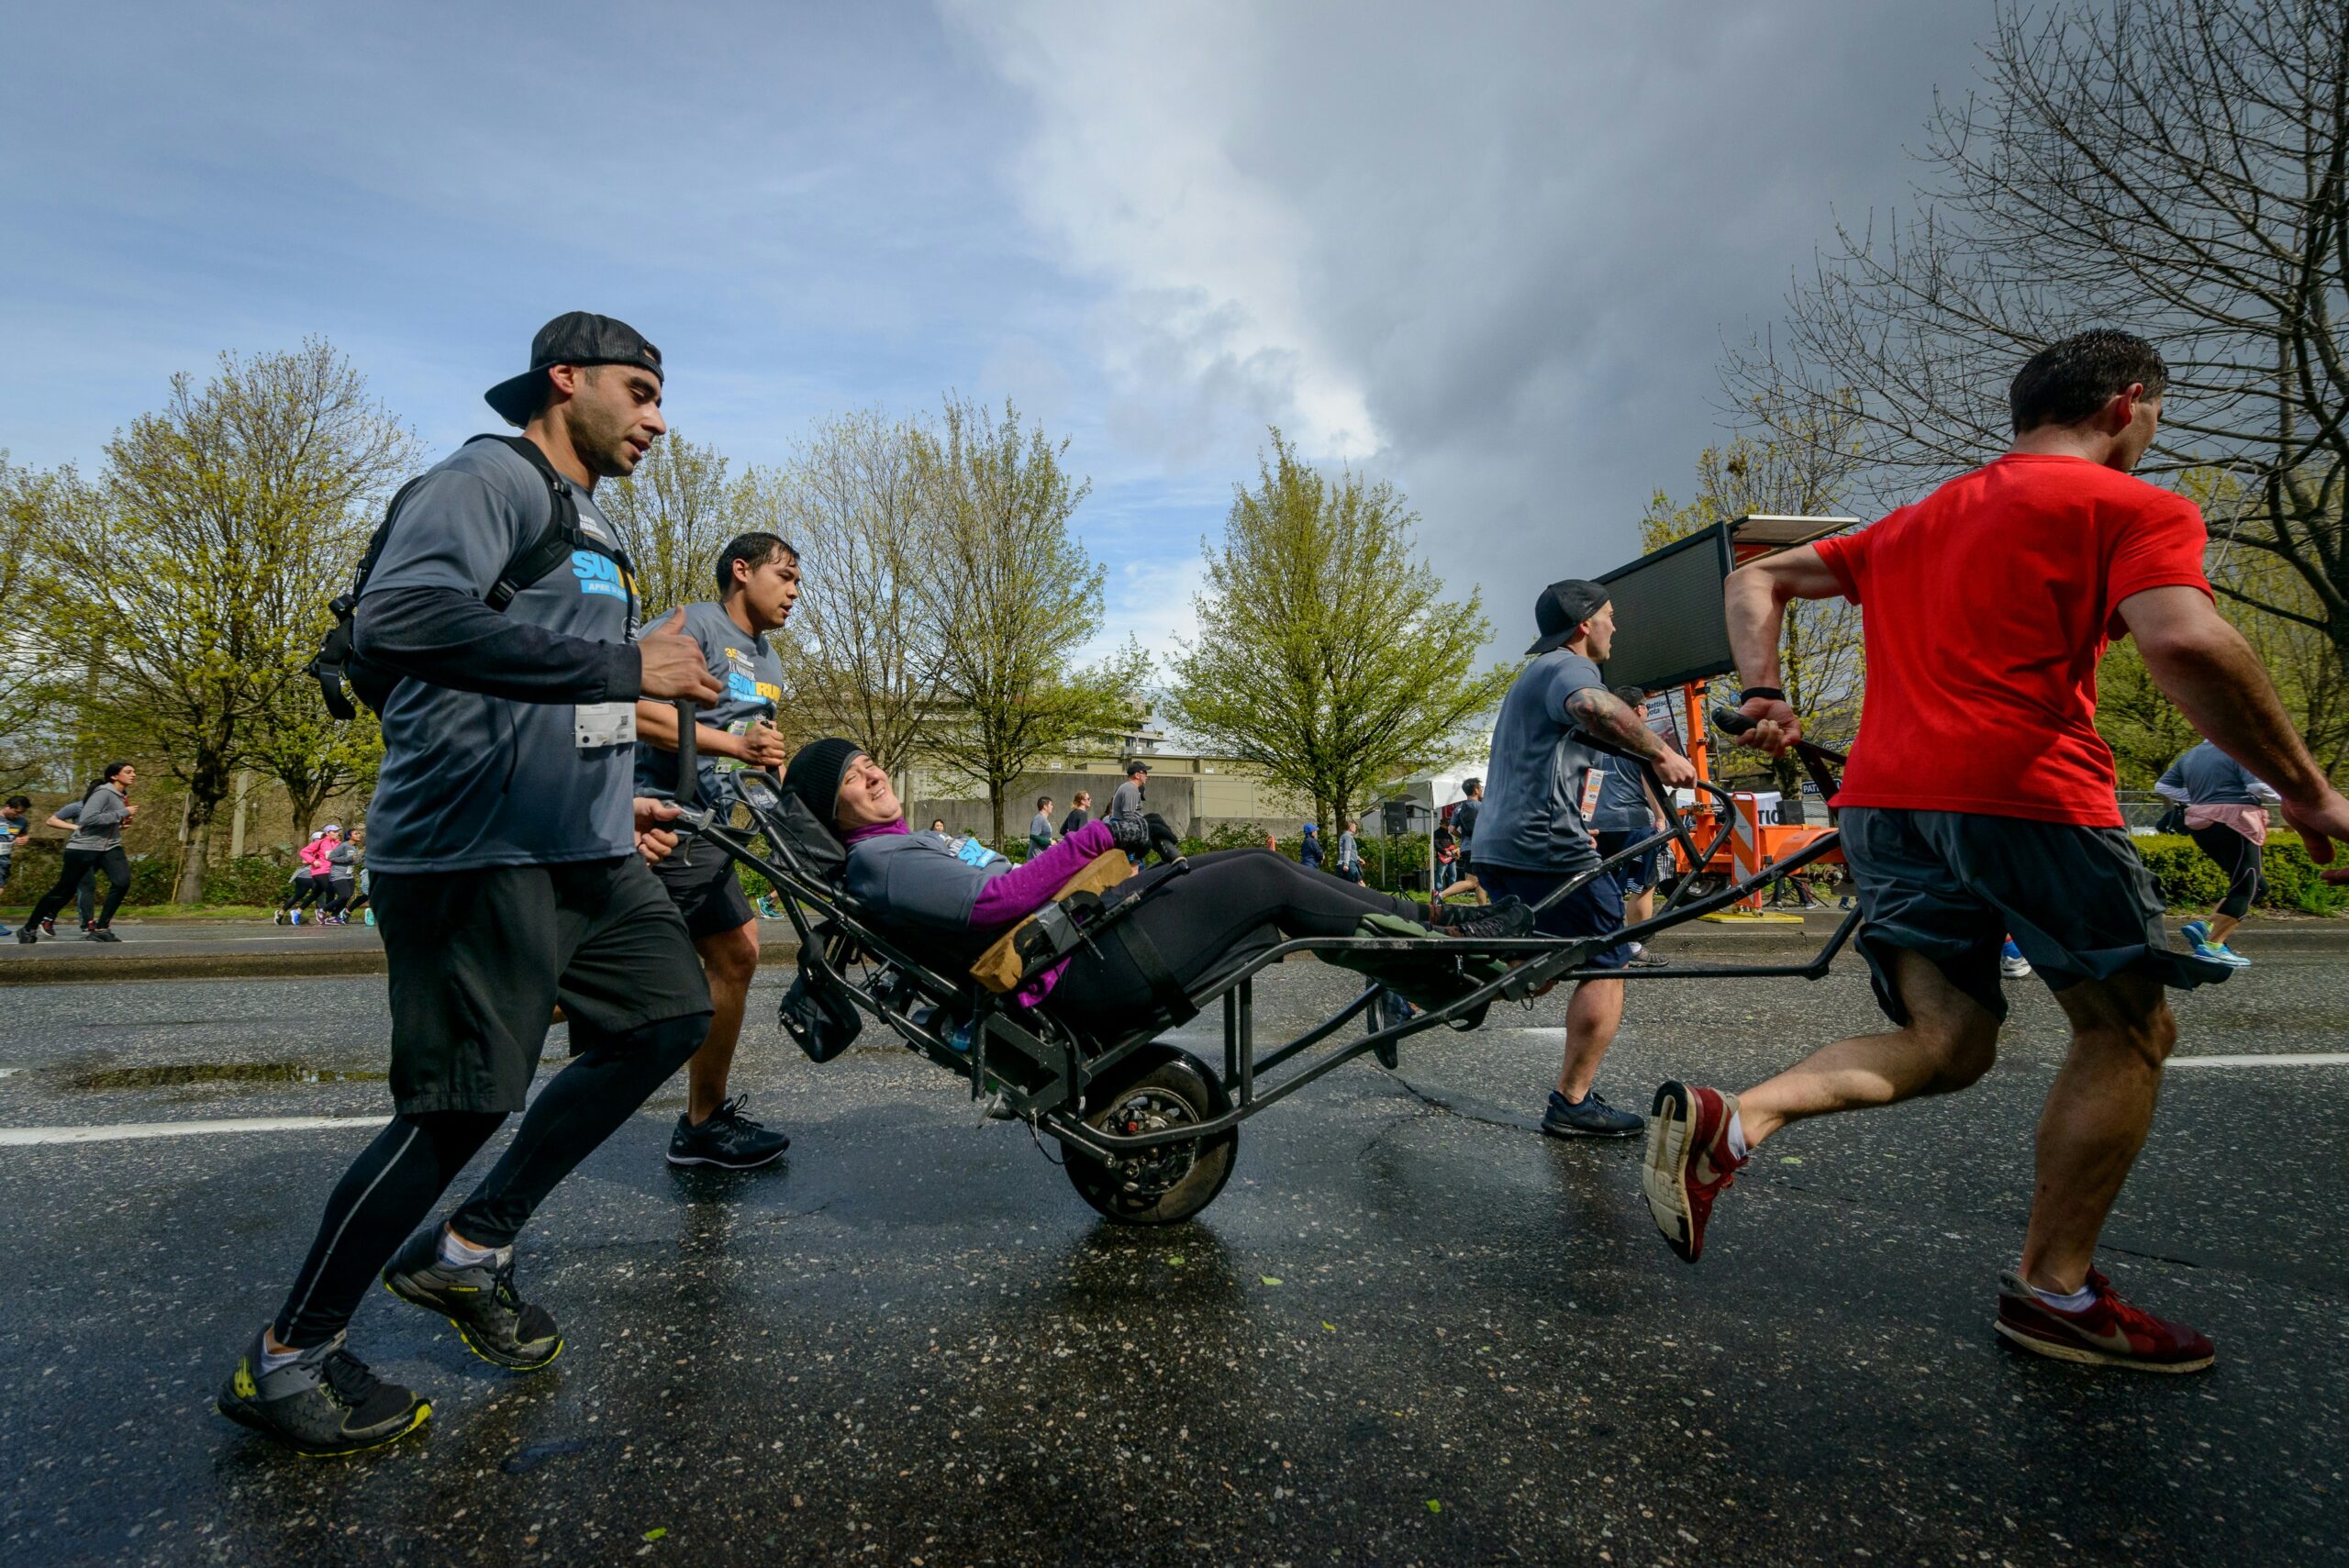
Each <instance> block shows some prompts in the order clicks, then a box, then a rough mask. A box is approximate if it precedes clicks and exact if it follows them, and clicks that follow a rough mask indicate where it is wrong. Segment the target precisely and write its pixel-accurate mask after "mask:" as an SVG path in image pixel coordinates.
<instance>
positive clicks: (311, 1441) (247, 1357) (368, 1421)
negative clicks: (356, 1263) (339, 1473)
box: [217, 1334, 432, 1459]
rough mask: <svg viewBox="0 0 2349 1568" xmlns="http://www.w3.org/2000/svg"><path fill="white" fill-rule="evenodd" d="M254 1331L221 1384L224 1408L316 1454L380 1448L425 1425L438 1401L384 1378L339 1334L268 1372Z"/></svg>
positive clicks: (220, 1401)
mask: <svg viewBox="0 0 2349 1568" xmlns="http://www.w3.org/2000/svg"><path fill="white" fill-rule="evenodd" d="M217 1406H218V1407H219V1411H220V1413H221V1414H222V1415H224V1416H226V1417H228V1419H230V1420H232V1421H234V1422H236V1423H237V1424H238V1425H239V1426H240V1427H250V1428H251V1429H253V1430H254V1431H257V1432H259V1433H261V1434H262V1436H263V1437H266V1438H270V1439H273V1440H275V1441H277V1442H281V1443H283V1444H284V1445H285V1446H286V1447H287V1448H290V1449H292V1450H293V1451H295V1452H296V1453H303V1454H308V1455H309V1456H310V1457H311V1458H313V1459H326V1458H330V1457H332V1456H334V1455H337V1454H345V1453H357V1452H359V1451H362V1450H363V1449H371V1448H381V1447H383V1446H384V1444H385V1443H387V1442H392V1441H395V1440H398V1439H400V1438H404V1437H406V1436H407V1434H408V1433H410V1432H412V1431H414V1430H416V1429H417V1428H418V1427H420V1426H422V1425H424V1422H425V1419H426V1418H427V1417H429V1416H430V1415H431V1414H432V1407H431V1406H430V1405H429V1404H427V1403H425V1401H424V1400H422V1399H420V1398H418V1397H417V1396H416V1395H415V1394H414V1393H413V1392H411V1391H409V1390H408V1389H405V1388H402V1387H401V1386H400V1385H398V1384H396V1383H385V1382H384V1381H383V1380H382V1379H381V1378H379V1377H377V1376H376V1375H375V1374H374V1373H372V1372H369V1371H368V1370H367V1367H366V1364H365V1363H364V1362H362V1361H360V1359H359V1358H358V1357H357V1356H354V1355H352V1354H351V1352H350V1351H347V1350H345V1349H343V1337H342V1336H341V1335H340V1334H337V1335H336V1336H335V1337H334V1338H333V1339H331V1340H328V1341H327V1342H326V1343H325V1344H323V1345H315V1346H313V1347H311V1348H310V1349H308V1350H306V1351H303V1352H302V1353H301V1354H300V1355H299V1356H298V1357H296V1358H295V1360H293V1361H292V1362H287V1363H286V1364H285V1365H284V1366H281V1367H279V1368H278V1369H277V1370H276V1371H275V1372H263V1371H262V1337H261V1336H260V1335H259V1334H255V1335H254V1336H253V1338H252V1342H251V1343H250V1345H248V1346H247V1347H246V1348H245V1353H244V1354H243V1356H241V1357H240V1358H239V1360H238V1362H237V1370H236V1371H235V1372H233V1373H230V1374H229V1375H228V1382H227V1383H226V1384H223V1385H221V1388H220V1396H219V1398H218V1400H217Z"/></svg>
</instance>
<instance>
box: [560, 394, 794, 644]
mask: <svg viewBox="0 0 2349 1568" xmlns="http://www.w3.org/2000/svg"><path fill="white" fill-rule="evenodd" d="M728 467H729V462H728V460H727V457H726V455H725V454H724V453H723V452H721V451H719V450H718V449H717V448H715V447H711V446H702V445H696V444H695V443H694V442H692V441H689V440H687V439H685V438H684V437H683V436H680V435H678V434H676V433H675V432H674V431H672V432H670V433H669V434H668V435H665V436H663V437H662V438H661V439H659V440H657V441H655V442H653V443H652V450H650V451H648V452H646V453H645V454H644V461H643V462H640V463H638V464H637V465H636V472H635V473H633V474H630V475H629V477H628V478H626V479H607V480H606V481H604V483H602V484H598V485H597V486H596V506H599V507H601V508H602V510H603V513H604V516H606V517H609V518H610V519H611V521H612V526H613V527H614V528H618V529H619V532H620V544H621V546H622V548H624V549H625V550H627V551H628V555H629V562H630V564H632V565H633V566H635V568H636V591H637V595H638V597H639V598H640V600H641V601H642V603H643V606H644V614H645V616H646V617H648V618H649V617H652V616H654V615H657V614H661V613H662V612H665V611H668V610H673V609H674V608H676V607H677V606H679V605H687V604H692V603H694V602H695V601H696V600H700V599H709V598H714V597H716V596H717V594H718V580H717V577H716V575H715V573H716V571H717V567H718V551H719V550H724V549H725V548H726V545H727V541H728V540H729V539H733V538H734V536H735V535H737V534H740V533H747V532H749V531H751V529H753V528H757V527H758V526H759V524H758V522H757V521H756V518H757V512H756V497H757V486H756V481H755V480H754V479H751V480H750V482H749V483H747V484H746V483H745V481H743V480H736V479H732V478H729V476H728V473H727V469H728ZM746 477H747V476H746Z"/></svg>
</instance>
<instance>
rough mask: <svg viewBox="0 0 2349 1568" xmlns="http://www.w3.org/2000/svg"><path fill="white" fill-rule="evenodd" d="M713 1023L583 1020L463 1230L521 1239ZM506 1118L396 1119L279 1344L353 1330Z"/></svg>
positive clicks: (347, 1195) (302, 1283)
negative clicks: (610, 1026)
mask: <svg viewBox="0 0 2349 1568" xmlns="http://www.w3.org/2000/svg"><path fill="white" fill-rule="evenodd" d="M708 1032H709V1015H708V1014H707V1013H706V1012H704V1013H693V1014H689V1015H687V1016H686V1017H684V1018H664V1019H662V1020H661V1021H660V1022H658V1023H651V1024H647V1025H645V1026H644V1027H643V1028H642V1029H634V1030H631V1031H630V1032H629V1033H627V1034H624V1035H603V1036H600V1037H599V1036H598V1034H597V1032H596V1031H595V1030H594V1029H592V1028H591V1027H590V1026H588V1025H587V1024H585V1023H584V1022H583V1021H581V1020H578V1019H573V1022H572V1025H571V1034H572V1040H573V1044H574V1045H584V1046H585V1047H586V1049H585V1050H584V1051H583V1052H582V1053H581V1054H579V1055H577V1056H574V1057H573V1058H572V1060H571V1063H570V1065H568V1066H566V1067H565V1068H563V1070H562V1072H560V1073H556V1074H555V1075H554V1079H553V1081H552V1082H551V1083H550V1084H547V1086H546V1087H545V1088H544V1089H543V1090H541V1091H540V1094H539V1097H538V1098H537V1099H535V1100H533V1101H532V1102H530V1108H529V1110H527V1111H524V1112H523V1113H522V1122H521V1125H520V1126H519V1127H518V1128H516V1129H514V1141H513V1142H512V1143H511V1144H509V1145H508V1146H507V1150H506V1153H505V1155H504V1156H503V1157H502V1158H500V1159H499V1160H498V1162H497V1163H496V1164H495V1165H494V1166H492V1167H491V1168H490V1172H489V1174H487V1175H486V1176H484V1177H483V1178H482V1179H481V1184H480V1185H479V1186H477V1187H475V1188H473V1195H472V1196H471V1197H468V1198H467V1199H465V1201H464V1202H463V1203H462V1205H460V1206H459V1207H458V1208H457V1210H456V1212H455V1213H453V1214H451V1216H450V1217H449V1224H450V1226H451V1229H454V1230H455V1231H456V1232H457V1234H458V1235H460V1236H462V1237H463V1238H464V1239H465V1240H468V1241H470V1242H472V1243H473V1245H474V1246H476V1247H503V1246H506V1245H507V1244H508V1243H510V1242H511V1241H512V1240H514V1238H515V1236H516V1235H517V1234H518V1233H519V1232H520V1230H521V1229H522V1226H523V1224H524V1222H525V1221H527V1220H528V1219H529V1218H530V1215H531V1214H532V1212H534V1211H535V1210H536V1209H537V1208H538V1207H539V1205H540V1203H542V1202H544V1201H545V1199H546V1195H547V1194H548V1193H550V1192H551V1191H553V1190H554V1184H556V1183H557V1182H560V1181H561V1180H562V1178H563V1177H565V1176H567V1175H569V1174H570V1173H571V1172H572V1168H573V1166H575V1165H577V1164H578V1163H579V1162H581V1161H582V1160H584V1159H585V1158H586V1157H587V1156H588V1155H589V1154H590V1153H592V1152H594V1151H595V1150H596V1146H597V1145H598V1144H600V1143H602V1142H603V1141H604V1140H606V1139H607V1138H609V1137H610V1136H611V1135H612V1134H613V1133H614V1132H615V1131H617V1130H618V1129H619V1126H620V1124H621V1123H622V1122H625V1121H626V1120H628V1118H629V1116H631V1115H632V1114H634V1112H635V1110H636V1108H637V1106H640V1105H642V1104H643V1103H644V1102H645V1100H646V1099H647V1098H649V1097H650V1096H651V1094H652V1091H653V1090H655V1089H657V1088H659V1087H660V1086H661V1085H662V1083H664V1082H665V1081H667V1079H668V1078H669V1076H670V1074H672V1073H675V1072H676V1070H677V1069H678V1068H680V1067H682V1066H684V1065H685V1059H686V1058H687V1057H689V1056H691V1055H692V1054H693V1053H694V1052H695V1051H697V1050H699V1049H700V1047H701V1042H702V1037H703V1036H705V1035H707V1033H708ZM505 1119H506V1118H505V1116H504V1115H503V1114H502V1113H499V1112H494V1111H492V1112H481V1111H429V1112H426V1113H423V1114H421V1115H416V1116H396V1117H394V1118H392V1124H391V1125H390V1126H389V1127H386V1128H385V1129H384V1130H383V1131H382V1132H381V1133H379V1134H378V1135H377V1136H376V1139H375V1141H374V1142H373V1143H371V1144H369V1145H368V1146H367V1149H366V1151H365V1152H363V1153H362V1154H361V1155H360V1156H359V1158H358V1159H357V1160H356V1161H355V1162H352V1164H351V1169H350V1170H349V1171H347V1172H345V1173H343V1178H342V1180H341V1181H340V1182H338V1183H337V1184H335V1189H334V1194H333V1195H332V1196H330V1197H328V1199H327V1212H326V1215H325V1218H321V1219H320V1220H319V1221H318V1234H317V1240H314V1241H312V1242H311V1243H310V1255H309V1257H308V1258H307V1259H306V1260H305V1261H304V1262H303V1264H302V1272H301V1273H298V1274H296V1275H295V1277H294V1288H293V1289H292V1290H290V1291H288V1292H287V1293H286V1296H285V1305H284V1307H281V1308H280V1309H279V1310H278V1314H277V1321H276V1323H275V1324H274V1325H273V1330H274V1332H275V1333H276V1335H277V1339H278V1342H279V1343H280V1344H284V1345H291V1346H293V1347H294V1348H295V1349H296V1350H306V1349H308V1348H309V1347H310V1346H312V1345H322V1344H324V1343H326V1342H327V1341H328V1340H331V1339H333V1338H334V1337H335V1336H336V1335H337V1334H340V1333H341V1332H342V1330H343V1329H344V1327H345V1326H346V1325H348V1324H349V1323H350V1321H351V1313H353V1312H354V1311H356V1310H358V1307H359V1302H360V1299H361V1297H362V1296H365V1295H366V1293H367V1287H368V1285H369V1284H370V1283H372V1282H373V1279H374V1277H375V1275H376V1273H377V1272H378V1271H380V1270H381V1269H382V1268H383V1266H384V1264H385V1263H387V1262H391V1258H392V1254H393V1253H394V1252H396V1251H399V1247H400V1243H401V1242H403V1241H405V1240H407V1239H408V1237H409V1235H410V1234H411V1233H413V1232H414V1231H415V1230H416V1229H417V1227H418V1226H420V1225H422V1224H423V1223H424V1221H425V1219H426V1218H427V1217H429V1215H430V1214H431V1212H432V1206H433V1205H434V1204H436V1203H438V1202H440V1195H441V1194H442V1193H443V1192H446V1191H447V1190H448V1187H449V1184H450V1183H451V1182H453V1181H455V1180H456V1179H457V1173H458V1172H460V1171H462V1170H463V1169H464V1168H465V1162H466V1161H468V1160H470V1159H472V1158H473V1155H474V1154H476V1153H477V1152H479V1151H480V1150H481V1146H482V1145H483V1144H484V1143H486V1142H488V1141H489V1136H490V1134H491V1133H493V1132H495V1131H496V1130H497V1124H498V1123H500V1122H502V1121H504V1120H505Z"/></svg>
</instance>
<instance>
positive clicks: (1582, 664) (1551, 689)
mask: <svg viewBox="0 0 2349 1568" xmlns="http://www.w3.org/2000/svg"><path fill="white" fill-rule="evenodd" d="M1606 685H1607V682H1606V679H1605V677H1603V676H1601V675H1600V674H1599V673H1598V665H1596V664H1594V663H1592V662H1590V661H1589V660H1587V659H1586V658H1584V657H1583V656H1582V655H1581V654H1579V653H1574V652H1569V651H1567V650H1565V649H1563V648H1553V649H1552V650H1551V651H1549V652H1547V653H1544V654H1542V656H1541V657H1540V658H1539V659H1536V660H1535V661H1533V662H1532V663H1531V664H1528V665H1527V666H1526V667H1525V671H1524V673H1522V674H1520V675H1519V676H1518V678H1517V684H1514V685H1512V686H1510V687H1509V689H1508V695H1507V696H1505V697H1503V698H1502V699H1501V715H1500V718H1499V719H1498V721H1497V722H1496V723H1495V724H1494V726H1493V761H1492V766H1491V768H1490V769H1489V771H1487V772H1486V775H1485V809H1484V810H1483V811H1481V812H1479V813H1478V814H1477V817H1476V841H1475V851H1474V852H1475V857H1476V863H1477V864H1478V865H1480V866H1481V865H1495V866H1500V867H1502V868H1504V869H1506V870H1509V871H1531V872H1546V873H1552V874H1553V875H1562V876H1571V875H1573V874H1574V873H1575V872H1578V871H1587V870H1588V869H1590V868H1591V867H1592V866H1595V865H1597V864H1598V846H1597V845H1595V844H1593V843H1592V842H1591V839H1590V828H1589V826H1588V825H1587V824H1586V823H1585V822H1584V820H1583V816H1582V804H1583V803H1582V793H1583V786H1584V784H1585V780H1586V774H1587V773H1589V771H1590V770H1591V769H1592V768H1609V767H1613V766H1615V765H1617V764H1616V762H1615V759H1614V758H1612V757H1609V756H1608V755H1607V754H1606V753H1604V752H1602V751H1593V750H1592V749H1591V748H1590V747H1588V746H1586V745H1585V744H1584V743H1583V742H1582V740H1580V739H1579V737H1580V734H1581V732H1580V731H1579V730H1577V729H1575V728H1574V726H1573V724H1572V723H1571V722H1570V721H1569V720H1568V718H1567V717H1566V700H1567V699H1568V698H1569V697H1571V696H1573V695H1575V693H1576V692H1579V691H1583V690H1585V689H1586V688H1588V687H1592V686H1597V687H1598V688H1600V689H1601V690H1604V689H1605V688H1606Z"/></svg>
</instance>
